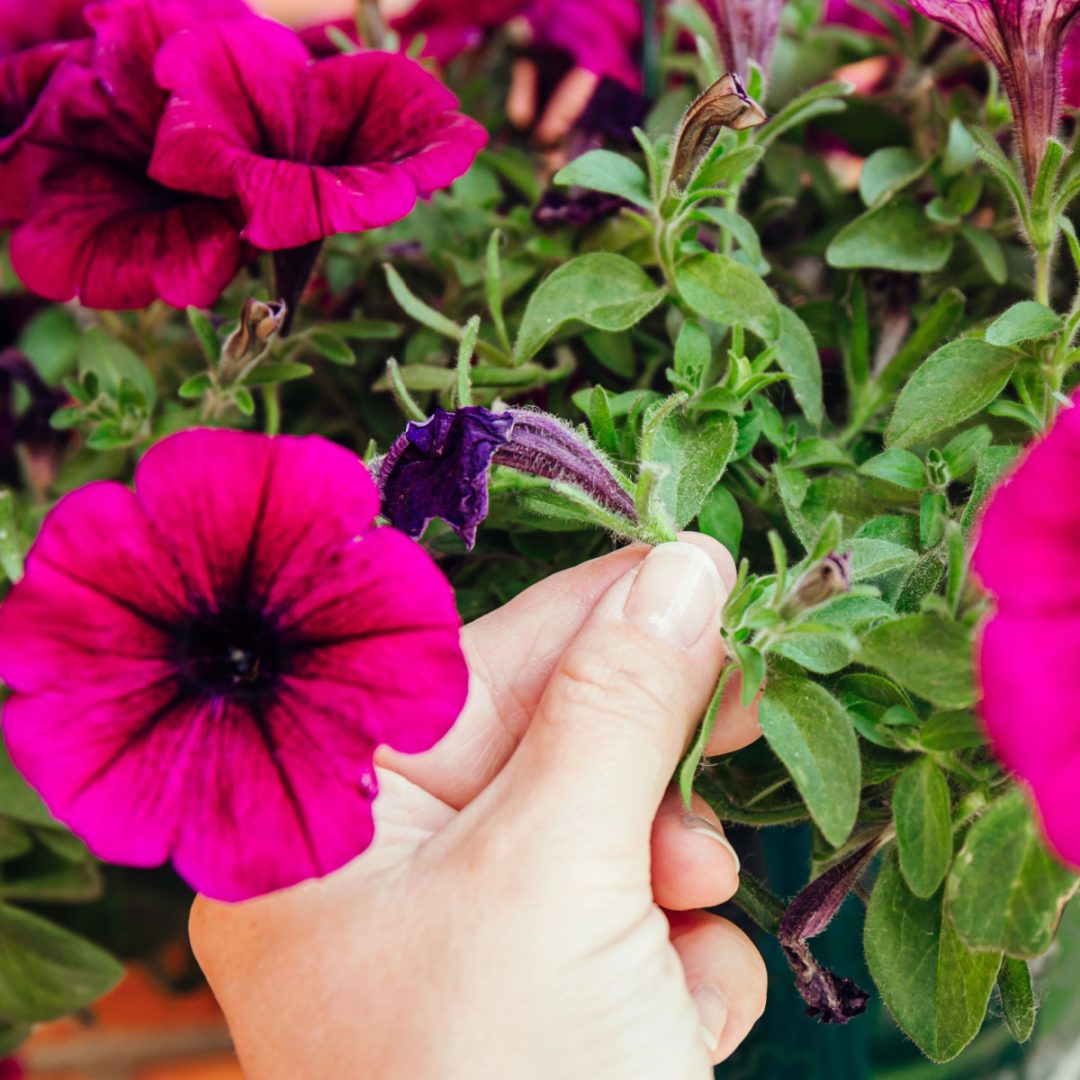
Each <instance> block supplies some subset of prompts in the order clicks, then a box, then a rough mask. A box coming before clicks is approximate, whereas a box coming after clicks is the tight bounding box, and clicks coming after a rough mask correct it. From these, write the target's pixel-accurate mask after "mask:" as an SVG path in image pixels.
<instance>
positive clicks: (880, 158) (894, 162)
mask: <svg viewBox="0 0 1080 1080" xmlns="http://www.w3.org/2000/svg"><path fill="white" fill-rule="evenodd" d="M929 164H930V161H929V159H927V160H926V161H920V160H919V159H918V158H917V157H916V156H915V154H913V153H912V152H911V151H910V150H909V149H908V148H907V147H906V146H888V147H885V148H884V149H882V150H875V151H874V152H873V153H872V154H871V155H870V156H869V157H868V158H867V159H866V161H865V162H864V163H863V167H862V172H861V173H860V174H859V195H860V196H862V201H863V202H864V203H866V205H867V206H869V207H874V206H877V205H878V204H879V203H883V202H884V201H885V200H886V199H891V198H892V196H893V195H895V194H896V193H897V192H898V191H901V190H902V189H903V188H906V187H907V186H908V184H911V183H914V181H916V180H918V178H919V177H920V176H922V174H923V173H924V172H926V169H927V167H928V166H929Z"/></svg>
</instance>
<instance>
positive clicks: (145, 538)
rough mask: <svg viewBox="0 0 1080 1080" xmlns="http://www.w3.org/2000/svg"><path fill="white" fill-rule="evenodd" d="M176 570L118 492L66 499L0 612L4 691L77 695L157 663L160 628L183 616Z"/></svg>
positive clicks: (134, 506) (116, 488) (129, 497)
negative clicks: (143, 664)
mask: <svg viewBox="0 0 1080 1080" xmlns="http://www.w3.org/2000/svg"><path fill="white" fill-rule="evenodd" d="M186 605H187V598H186V595H185V591H184V587H183V584H182V582H181V580H180V576H179V574H178V572H177V570H176V567H175V565H174V564H173V563H172V561H171V559H170V558H169V555H168V551H167V549H166V548H165V547H164V545H163V544H162V542H161V539H160V537H159V536H158V535H157V534H156V533H155V531H154V530H153V529H152V527H151V525H150V523H149V521H148V519H147V517H146V515H145V514H144V513H143V511H142V508H141V507H140V506H139V505H138V502H137V501H136V499H135V496H134V495H133V494H132V493H131V492H130V491H129V490H128V489H127V488H125V487H123V486H122V485H120V484H115V483H111V482H102V483H97V484H90V485H88V486H87V487H84V488H80V489H79V490H78V491H75V492H72V493H71V494H69V495H65V496H64V498H62V499H61V500H60V502H59V503H57V505H56V507H55V508H54V509H53V510H52V512H51V513H50V514H49V515H48V517H47V518H46V519H45V523H44V524H43V525H42V528H41V532H40V534H39V536H38V539H37V541H36V542H35V544H34V547H33V548H32V550H31V552H30V555H29V557H28V559H27V562H26V573H25V575H24V577H23V579H22V580H21V581H20V582H19V583H18V584H17V585H16V586H15V587H14V588H13V589H12V591H11V593H10V594H9V596H8V597H7V599H6V600H5V601H4V604H3V606H2V607H0V678H3V680H4V682H5V683H7V685H8V686H10V687H11V688H12V689H13V690H16V691H29V692H34V691H39V690H60V689H64V688H68V689H74V690H76V691H77V690H79V688H80V687H82V686H83V684H84V682H89V683H91V684H92V683H93V682H94V680H95V679H96V678H99V677H100V678H108V677H110V673H111V672H112V671H113V669H114V668H115V670H116V671H118V672H121V673H126V672H127V671H128V670H129V669H130V668H131V667H132V665H133V664H137V663H139V662H141V661H144V660H147V659H151V660H155V659H160V658H162V657H163V656H164V655H165V653H166V651H167V643H166V638H165V636H164V630H163V627H164V626H165V625H166V624H167V623H168V622H170V621H171V620H173V619H175V618H177V617H178V616H179V614H180V613H181V612H182V611H184V610H185V608H186Z"/></svg>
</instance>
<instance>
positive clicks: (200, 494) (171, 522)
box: [135, 429, 377, 610]
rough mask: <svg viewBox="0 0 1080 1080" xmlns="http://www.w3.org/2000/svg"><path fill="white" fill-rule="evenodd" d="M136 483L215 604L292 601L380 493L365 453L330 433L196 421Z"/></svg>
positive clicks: (200, 593)
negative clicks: (303, 434) (265, 431)
mask: <svg viewBox="0 0 1080 1080" xmlns="http://www.w3.org/2000/svg"><path fill="white" fill-rule="evenodd" d="M135 488H136V490H137V492H138V497H139V500H140V502H141V503H142V505H143V506H144V507H145V508H146V513H147V515H148V517H149V518H150V520H152V521H153V522H154V524H155V526H156V527H157V528H158V530H159V531H160V533H161V534H162V536H164V537H166V540H167V543H168V544H169V546H170V547H171V549H172V550H173V552H174V554H175V559H176V562H177V564H178V565H179V566H180V567H181V568H182V571H183V573H184V575H185V578H186V579H187V582H188V585H189V589H190V591H191V593H192V595H194V596H196V597H197V598H198V599H199V602H200V603H201V604H203V605H204V606H205V607H206V608H207V609H208V610H215V609H217V608H219V607H221V606H222V605H228V604H232V603H237V602H239V600H240V599H241V594H244V595H247V596H251V595H259V596H260V602H263V603H268V604H284V603H285V599H284V598H285V597H288V596H289V595H290V594H291V591H292V590H293V589H297V590H299V589H306V588H308V587H309V586H310V582H311V578H313V577H323V576H325V573H326V571H325V565H326V564H325V560H326V559H328V558H330V557H331V556H332V554H333V551H334V549H335V548H342V549H343V548H344V547H345V546H346V545H347V543H348V541H349V540H351V539H352V537H354V536H356V535H358V534H360V533H362V532H364V531H366V530H367V529H368V528H369V527H370V526H371V523H372V521H373V519H374V517H375V512H376V508H377V495H376V492H375V489H374V484H373V483H372V481H371V479H370V477H369V476H368V475H367V472H366V470H365V469H364V467H363V464H362V463H361V462H360V460H359V458H357V457H356V455H355V454H352V453H350V452H349V451H347V450H344V449H342V448H341V447H337V446H335V445H334V444H333V443H331V442H328V441H327V440H325V439H320V438H314V437H313V438H294V437H287V436H286V437H281V438H278V439H268V438H265V437H263V436H260V435H255V434H251V433H249V432H242V431H224V430H208V429H194V430H191V431H184V432H180V433H179V434H176V435H173V436H172V437H170V438H169V439H166V440H163V441H162V442H160V443H158V444H157V445H156V446H154V447H153V448H152V449H151V450H150V451H149V452H148V453H147V454H146V455H145V457H143V459H142V461H141V462H140V463H139V466H138V469H137V470H136V473H135Z"/></svg>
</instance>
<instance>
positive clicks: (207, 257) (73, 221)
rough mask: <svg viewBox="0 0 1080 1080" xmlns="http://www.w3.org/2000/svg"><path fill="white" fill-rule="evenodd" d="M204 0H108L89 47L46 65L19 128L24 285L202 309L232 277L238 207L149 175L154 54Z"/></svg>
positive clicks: (17, 255) (94, 12)
mask: <svg viewBox="0 0 1080 1080" xmlns="http://www.w3.org/2000/svg"><path fill="white" fill-rule="evenodd" d="M210 2H211V0H200V2H198V3H196V2H194V0H109V2H107V3H103V4H99V5H95V6H93V7H91V8H89V9H88V10H87V19H88V20H89V22H90V24H91V26H92V28H93V30H94V40H93V46H92V48H88V49H87V50H86V51H85V55H80V56H79V57H77V58H76V57H71V58H68V59H67V60H65V61H64V62H63V63H62V64H61V65H60V67H59V69H58V70H57V71H56V72H55V73H54V74H53V76H52V78H51V79H50V81H49V84H48V86H47V87H46V89H45V91H44V94H43V97H42V101H41V104H40V106H39V109H38V122H37V123H35V124H34V125H33V130H32V131H31V132H29V133H28V134H27V135H26V136H25V137H24V143H25V144H29V146H30V149H31V150H32V151H33V153H34V154H35V156H36V162H35V168H34V170H33V176H34V181H35V182H34V187H33V190H32V191H31V192H28V193H27V197H28V198H29V200H30V206H29V212H28V214H27V216H26V220H25V222H24V223H23V224H22V225H20V227H19V228H17V229H16V230H15V233H14V234H13V237H12V242H11V259H12V264H13V265H14V267H15V270H16V272H17V273H18V274H19V276H20V278H22V280H23V282H24V283H25V284H26V286H27V288H29V289H30V290H31V291H33V292H35V293H37V294H38V295H40V296H44V297H46V298H48V299H50V300H70V299H72V298H73V297H78V298H79V299H80V300H81V301H82V302H83V303H84V304H86V305H87V306H89V307H96V308H137V307H143V306H145V305H147V304H149V303H151V302H152V301H153V300H154V299H156V298H158V297H160V298H161V299H163V300H165V301H167V302H168V303H170V304H173V305H174V306H177V307H183V306H186V305H188V304H195V305H198V306H209V305H210V304H212V303H214V302H215V301H216V300H217V299H218V297H219V296H220V294H221V292H222V290H223V289H224V288H225V286H226V285H227V284H228V283H229V282H230V281H231V280H232V278H233V277H234V275H235V274H236V272H237V270H238V269H239V267H240V265H241V263H242V262H243V259H244V246H243V244H242V242H241V239H240V230H239V224H238V218H237V207H236V206H235V205H234V204H230V203H229V202H227V201H224V200H221V199H214V198H206V197H203V196H200V195H193V194H191V193H190V192H186V191H176V190H172V189H170V188H168V187H165V186H163V185H162V184H160V183H158V182H156V181H155V180H153V179H151V178H149V177H148V176H147V175H146V170H147V166H148V165H149V162H150V154H151V151H152V149H153V143H154V136H155V133H156V131H157V127H158V122H159V120H160V118H161V113H162V110H163V109H164V106H165V101H166V95H165V93H164V92H163V91H162V90H161V89H160V88H159V87H158V86H157V85H156V83H155V82H154V77H153V62H154V56H155V54H156V52H157V50H158V48H159V47H160V45H161V43H162V42H163V41H164V40H165V39H166V38H167V37H168V36H169V35H170V34H172V33H174V32H176V31H178V30H181V29H183V28H184V27H185V26H189V25H191V23H192V22H193V21H195V20H196V19H197V18H198V17H199V15H200V13H202V12H204V11H205V10H206V5H207V4H209V3H210ZM237 2H238V0H237ZM214 10H217V11H224V12H230V11H232V12H234V13H235V11H236V10H237V8H236V7H235V6H234V5H232V4H229V5H222V4H215V5H214ZM21 152H22V150H21V149H20V153H21Z"/></svg>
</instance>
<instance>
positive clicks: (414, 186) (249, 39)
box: [150, 18, 487, 251]
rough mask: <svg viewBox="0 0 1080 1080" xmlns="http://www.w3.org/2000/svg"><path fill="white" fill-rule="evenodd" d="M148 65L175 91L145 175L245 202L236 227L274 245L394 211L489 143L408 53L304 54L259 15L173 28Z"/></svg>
mask: <svg viewBox="0 0 1080 1080" xmlns="http://www.w3.org/2000/svg"><path fill="white" fill-rule="evenodd" d="M155 70H156V73H157V77H158V81H159V82H160V83H161V85H162V86H164V87H167V88H168V89H169V90H171V91H172V96H171V98H170V100H169V105H168V108H167V109H166V111H165V115H164V116H163V118H162V122H161V127H160V129H159V132H158V138H157V145H156V147H155V149H154V158H153V162H152V164H151V169H150V173H151V175H152V176H153V177H155V178H156V179H157V180H159V181H160V182H161V183H164V184H168V185H169V186H171V187H177V188H183V189H186V190H190V191H198V192H201V193H203V194H204V195H208V196H212V197H214V198H218V199H233V198H235V199H237V200H239V202H240V204H241V205H242V207H243V211H244V214H245V216H246V219H247V225H246V228H245V230H244V236H245V237H246V238H247V239H248V240H250V241H251V242H252V243H253V244H254V245H255V246H256V247H260V248H263V249H265V250H268V251H279V250H281V249H283V248H294V247H300V246H302V245H305V244H309V243H313V242H315V241H318V240H322V239H323V238H324V237H327V236H332V235H333V234H335V233H341V232H359V231H362V230H365V229H374V228H377V227H379V226H382V225H389V224H390V223H391V222H394V221H398V220H400V219H401V218H403V217H405V216H406V215H407V214H408V213H409V212H410V211H411V210H412V209H413V207H414V206H415V205H416V201H417V199H418V198H427V197H428V196H430V195H431V194H432V193H433V192H435V191H437V190H438V189H439V188H443V187H446V186H448V185H449V184H451V183H452V182H453V181H454V180H456V179H457V178H458V177H459V176H461V175H462V174H463V173H465V172H466V171H467V170H468V168H469V166H470V165H471V164H472V162H473V159H474V158H475V157H476V155H477V153H478V152H479V151H480V149H481V148H482V147H483V145H484V143H485V142H486V141H487V133H486V132H485V131H484V129H483V127H481V126H480V125H479V124H478V123H476V121H475V120H471V119H469V118H468V117H467V116H464V115H462V114H461V113H459V112H457V111H456V107H457V99H456V98H455V97H454V95H453V94H451V93H450V91H449V90H447V89H446V87H445V86H443V85H442V83H440V82H439V81H438V80H437V79H436V78H434V77H433V76H432V75H429V74H428V73H427V72H426V71H425V70H424V69H423V68H422V67H421V66H420V65H419V64H417V63H416V62H415V61H413V60H410V59H409V58H408V57H405V56H402V55H399V54H394V53H382V52H364V53H355V54H353V55H350V56H337V57H333V58H330V59H327V60H312V58H311V56H310V54H309V53H308V51H307V49H305V48H304V45H303V43H302V42H301V40H300V38H299V37H298V36H297V35H296V34H295V33H294V32H293V31H291V30H288V29H286V28H285V27H283V26H279V25H278V24H277V23H273V22H270V21H268V20H265V19H257V18H246V19H232V20H228V21H222V22H216V23H212V24H209V25H206V26H203V27H201V28H199V29H198V30H191V31H189V32H187V33H185V34H178V35H177V36H176V37H174V38H173V39H172V40H170V41H169V42H168V43H167V44H166V45H165V47H164V48H163V49H162V50H161V53H160V54H159V56H158V61H157V65H156V68H155ZM268 71H272V72H273V77H272V78H268V77H267V72H268Z"/></svg>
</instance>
